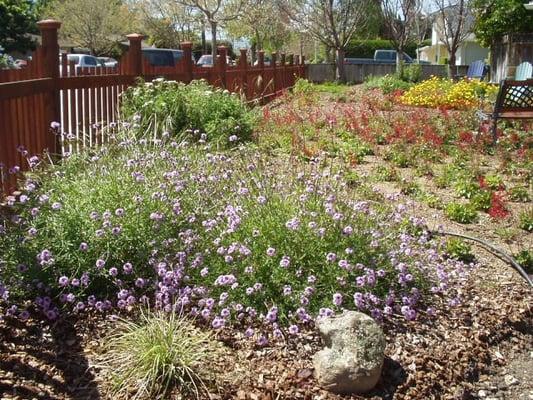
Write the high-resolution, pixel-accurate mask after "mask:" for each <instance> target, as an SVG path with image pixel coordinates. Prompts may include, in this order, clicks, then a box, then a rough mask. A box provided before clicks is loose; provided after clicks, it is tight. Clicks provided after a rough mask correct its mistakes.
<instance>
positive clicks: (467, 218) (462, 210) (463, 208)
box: [444, 202, 477, 224]
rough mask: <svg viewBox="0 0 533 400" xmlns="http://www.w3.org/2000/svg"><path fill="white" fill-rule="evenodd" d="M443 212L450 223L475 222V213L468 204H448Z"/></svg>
mask: <svg viewBox="0 0 533 400" xmlns="http://www.w3.org/2000/svg"><path fill="white" fill-rule="evenodd" d="M444 212H445V213H446V216H447V217H448V218H450V219H451V220H452V221H456V222H460V223H462V224H470V223H472V222H474V221H476V220H477V212H476V210H475V209H474V207H472V206H471V205H470V204H461V203H455V202H454V203H449V204H448V205H447V206H446V208H445V210H444Z"/></svg>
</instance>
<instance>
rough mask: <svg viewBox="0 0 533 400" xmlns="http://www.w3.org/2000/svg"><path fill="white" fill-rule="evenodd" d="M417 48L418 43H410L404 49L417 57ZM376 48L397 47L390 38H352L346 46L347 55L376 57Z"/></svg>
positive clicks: (389, 48) (390, 48) (391, 48)
mask: <svg viewBox="0 0 533 400" xmlns="http://www.w3.org/2000/svg"><path fill="white" fill-rule="evenodd" d="M416 48H417V44H416V43H408V44H407V45H406V47H405V49H404V51H405V53H406V54H408V55H410V56H411V57H413V58H416ZM376 50H395V47H394V45H393V44H392V42H391V41H390V40H386V39H369V40H360V39H353V40H350V42H349V43H348V46H347V47H346V57H355V58H374V52H375V51H376Z"/></svg>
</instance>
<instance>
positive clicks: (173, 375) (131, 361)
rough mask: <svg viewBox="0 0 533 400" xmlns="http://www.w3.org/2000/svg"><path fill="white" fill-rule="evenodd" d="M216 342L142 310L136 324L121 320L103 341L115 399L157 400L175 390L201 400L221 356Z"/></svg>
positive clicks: (172, 318) (183, 322)
mask: <svg viewBox="0 0 533 400" xmlns="http://www.w3.org/2000/svg"><path fill="white" fill-rule="evenodd" d="M215 343H216V342H215V341H214V339H212V338H211V335H210V334H209V333H206V332H203V331H200V330H199V329H197V328H195V327H194V325H193V324H192V323H191V322H190V321H189V320H187V319H186V318H184V317H182V316H179V315H177V314H176V313H164V312H161V311H156V312H150V311H145V310H144V311H142V312H141V314H140V316H139V318H138V320H133V321H131V320H119V321H118V323H117V325H116V326H114V328H113V331H112V333H111V334H109V336H108V337H106V338H105V341H104V347H105V351H106V353H105V354H104V365H105V368H106V369H107V370H108V371H107V372H108V373H109V375H110V378H111V379H110V380H109V381H110V382H112V384H113V386H112V388H111V391H112V393H113V396H114V398H116V397H120V398H122V397H124V398H129V399H158V398H166V397H164V396H165V395H167V394H169V392H171V391H172V392H175V393H179V394H180V395H182V396H186V397H185V398H200V395H201V394H202V393H204V392H205V391H206V384H205V380H206V379H207V378H208V374H209V373H212V372H213V371H210V369H211V368H210V364H211V362H212V361H213V360H214V359H215V358H216V356H217V354H218V353H219V350H218V349H219V348H218V347H217V346H216V345H215ZM132 392H133V393H135V394H134V395H133V397H132V396H131V393H132Z"/></svg>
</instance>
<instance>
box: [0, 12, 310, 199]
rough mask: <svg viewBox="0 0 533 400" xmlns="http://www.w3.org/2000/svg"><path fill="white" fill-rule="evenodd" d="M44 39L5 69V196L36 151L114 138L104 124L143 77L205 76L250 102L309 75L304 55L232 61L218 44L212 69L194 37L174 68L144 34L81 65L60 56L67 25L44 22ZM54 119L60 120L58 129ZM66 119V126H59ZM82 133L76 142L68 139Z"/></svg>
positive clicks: (1, 90)
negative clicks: (197, 55) (24, 59)
mask: <svg viewBox="0 0 533 400" xmlns="http://www.w3.org/2000/svg"><path fill="white" fill-rule="evenodd" d="M37 25H38V27H39V29H40V31H41V36H42V44H41V46H39V47H38V48H37V50H36V51H35V52H34V54H33V57H32V60H31V61H29V62H28V66H27V67H26V68H24V69H18V70H0V196H1V194H2V192H3V193H9V192H11V191H12V190H14V188H15V187H16V181H17V177H19V176H20V173H21V172H22V171H24V170H27V169H28V167H29V165H30V158H31V157H32V156H33V155H40V154H42V153H43V152H49V153H52V154H60V155H61V154H63V153H64V152H65V151H69V152H72V151H77V150H79V149H80V148H82V147H84V146H92V145H99V144H102V143H104V142H105V141H106V140H107V139H108V138H107V137H106V136H105V130H103V129H101V127H102V126H105V125H108V124H110V123H113V122H117V119H118V105H119V96H120V94H121V93H122V92H123V91H124V90H126V88H128V87H129V86H131V85H133V84H134V83H135V82H136V80H137V79H138V78H142V79H143V80H145V81H151V80H153V79H155V78H158V77H164V78H165V79H172V80H176V81H180V82H186V83H188V82H190V81H192V80H193V79H205V80H207V81H208V82H209V83H210V84H212V85H215V86H218V87H223V88H226V89H228V90H229V91H232V92H238V93H241V94H242V95H243V96H246V98H247V99H248V100H255V99H268V98H271V97H274V96H276V95H278V94H280V93H282V92H283V91H284V90H286V89H287V88H290V87H292V86H293V85H294V82H295V80H296V79H297V78H298V77H304V76H305V75H306V66H305V64H304V59H303V57H302V58H301V59H300V58H299V57H298V56H294V57H293V56H292V55H291V56H289V57H288V60H287V59H286V56H285V54H284V53H281V54H280V55H279V59H278V55H277V54H276V53H273V54H272V61H271V62H270V64H269V65H265V62H264V52H263V51H259V53H258V63H257V64H258V65H256V66H252V65H250V64H249V63H248V60H247V57H246V54H247V50H246V49H241V50H240V58H239V62H238V63H237V65H235V66H229V65H227V63H226V54H227V49H226V47H224V46H220V47H219V48H218V56H217V58H216V60H215V65H214V66H213V67H212V68H202V67H198V66H196V65H195V64H194V62H193V61H192V43H190V42H185V43H182V45H181V49H182V50H183V58H182V59H181V60H180V61H179V62H178V63H177V64H176V65H175V66H174V67H154V66H152V65H150V64H149V63H148V62H147V60H146V59H144V58H143V56H142V50H141V41H142V36H141V35H138V34H131V35H128V36H127V38H128V40H129V50H128V51H127V52H126V53H125V54H124V55H123V57H122V58H121V60H120V61H119V63H118V66H116V67H112V68H111V67H95V68H79V67H76V66H75V65H74V64H73V63H69V62H68V58H67V55H66V54H63V55H61V56H60V52H59V44H58V30H59V28H60V26H61V23H60V22H58V21H54V20H45V21H40V22H39V23H38V24H37ZM52 124H53V125H54V126H59V127H58V128H57V129H51V126H52ZM57 124H59V125H57ZM67 137H68V138H70V139H76V140H69V141H68V142H69V143H74V144H68V145H67V144H66V143H67V141H66V140H65V138H67Z"/></svg>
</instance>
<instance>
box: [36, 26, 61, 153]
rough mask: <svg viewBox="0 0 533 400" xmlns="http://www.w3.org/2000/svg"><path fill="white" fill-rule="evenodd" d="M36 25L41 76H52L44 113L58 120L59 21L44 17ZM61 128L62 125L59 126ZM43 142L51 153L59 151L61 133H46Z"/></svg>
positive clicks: (59, 116)
mask: <svg viewBox="0 0 533 400" xmlns="http://www.w3.org/2000/svg"><path fill="white" fill-rule="evenodd" d="M37 26H38V27H39V30H40V31H41V37H42V43H41V51H42V53H41V54H42V55H43V59H42V72H43V74H44V76H42V78H52V79H53V80H54V82H53V84H52V85H53V88H54V89H53V90H52V91H51V92H50V93H49V95H50V99H49V100H48V101H46V102H45V107H46V109H45V110H46V111H45V112H46V115H47V120H48V122H49V123H51V122H59V121H60V119H61V110H60V107H61V106H60V100H59V82H58V80H59V43H58V41H57V31H58V29H59V27H60V26H61V22H59V21H55V20H53V19H46V20H44V21H39V22H37ZM60 130H61V131H62V130H63V127H61V128H60ZM45 143H46V144H47V147H48V150H49V151H50V152H52V153H56V154H57V153H59V152H60V150H61V135H56V136H55V137H54V136H53V135H48V136H47V137H46V140H45Z"/></svg>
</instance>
